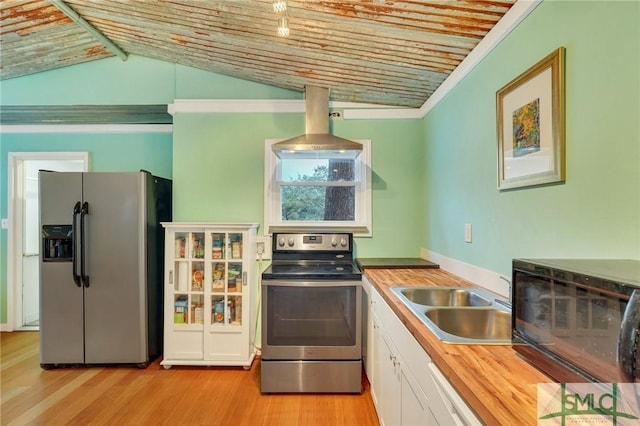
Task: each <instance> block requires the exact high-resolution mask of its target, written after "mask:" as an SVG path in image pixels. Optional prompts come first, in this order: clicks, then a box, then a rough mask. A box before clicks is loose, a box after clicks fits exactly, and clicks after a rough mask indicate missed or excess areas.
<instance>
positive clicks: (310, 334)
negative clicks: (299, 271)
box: [262, 279, 362, 360]
mask: <svg viewBox="0 0 640 426" xmlns="http://www.w3.org/2000/svg"><path fill="white" fill-rule="evenodd" d="M361 299H362V284H361V281H360V280H353V281H303V280H267V279H263V281H262V303H263V305H262V306H263V307H262V359H264V360H356V359H360V357H361V343H360V342H361V310H360V306H361Z"/></svg>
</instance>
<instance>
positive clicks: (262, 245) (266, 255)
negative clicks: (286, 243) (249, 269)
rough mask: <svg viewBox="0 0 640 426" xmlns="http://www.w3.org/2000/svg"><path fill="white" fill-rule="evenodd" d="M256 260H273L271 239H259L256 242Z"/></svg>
mask: <svg viewBox="0 0 640 426" xmlns="http://www.w3.org/2000/svg"><path fill="white" fill-rule="evenodd" d="M256 259H258V260H260V259H262V260H265V259H271V238H270V237H258V238H257V242H256Z"/></svg>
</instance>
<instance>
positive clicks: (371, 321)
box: [363, 277, 481, 426]
mask: <svg viewBox="0 0 640 426" xmlns="http://www.w3.org/2000/svg"><path fill="white" fill-rule="evenodd" d="M363 288H364V290H365V293H366V296H365V298H366V300H367V301H368V306H365V308H366V311H367V314H366V319H367V325H366V333H365V336H364V342H363V347H365V348H366V356H365V357H364V360H365V371H366V373H367V377H368V379H369V382H370V383H371V396H372V399H373V402H374V405H375V407H376V411H377V413H378V418H379V420H380V424H381V425H384V426H402V425H404V426H414V425H447V426H449V425H480V424H481V422H480V421H479V420H478V419H477V417H476V416H475V415H474V414H473V412H472V411H471V409H470V408H469V407H468V406H467V405H466V403H465V402H464V400H463V399H462V398H461V397H460V396H459V395H458V393H457V392H456V391H455V389H453V387H452V386H451V384H450V383H449V382H448V381H447V379H446V378H445V377H444V376H443V375H442V373H441V372H440V371H439V370H438V368H437V367H436V366H435V364H434V363H433V362H432V361H431V359H430V358H429V356H428V354H427V353H426V352H425V351H424V349H423V348H422V347H421V346H420V344H419V343H418V342H417V341H416V340H415V338H414V337H413V336H412V335H411V333H410V332H409V331H408V330H407V329H406V327H405V326H404V325H403V324H402V322H401V321H400V319H399V318H398V317H397V316H396V315H395V314H394V313H393V311H392V310H391V308H390V307H389V306H388V305H387V304H386V302H385V301H384V299H382V297H381V296H380V295H379V294H378V292H377V291H376V290H375V289H374V288H373V286H372V285H371V283H370V282H369V281H368V279H367V278H366V277H365V278H364V279H363Z"/></svg>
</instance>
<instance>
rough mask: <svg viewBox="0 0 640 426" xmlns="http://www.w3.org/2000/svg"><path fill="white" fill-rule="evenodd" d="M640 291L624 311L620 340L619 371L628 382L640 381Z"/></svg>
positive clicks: (633, 296) (630, 299) (632, 296)
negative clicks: (639, 354)
mask: <svg viewBox="0 0 640 426" xmlns="http://www.w3.org/2000/svg"><path fill="white" fill-rule="evenodd" d="M639 346H640V291H639V290H633V292H632V293H631V297H630V298H629V302H627V307H626V308H625V310H624V315H623V317H622V324H621V325H620V337H619V340H618V370H619V371H620V375H621V377H622V378H624V380H625V381H626V382H629V383H633V382H634V381H636V380H638V379H640V377H639V373H640V371H639V369H640V367H639V366H637V365H636V364H637V363H638V362H639V361H640V359H638V352H640V347H639Z"/></svg>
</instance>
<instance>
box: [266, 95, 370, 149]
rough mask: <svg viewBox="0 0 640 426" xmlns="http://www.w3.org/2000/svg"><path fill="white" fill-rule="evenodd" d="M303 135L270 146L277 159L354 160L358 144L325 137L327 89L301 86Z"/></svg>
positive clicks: (327, 125) (347, 140)
mask: <svg viewBox="0 0 640 426" xmlns="http://www.w3.org/2000/svg"><path fill="white" fill-rule="evenodd" d="M304 103H305V131H306V133H305V134H304V135H300V136H296V137H294V138H291V139H286V140H283V141H280V142H277V143H275V144H273V145H272V150H273V152H275V154H276V155H277V156H278V157H279V158H292V157H295V158H304V157H310V158H318V157H326V156H329V157H330V158H336V157H339V158H356V157H357V156H358V155H360V153H361V152H362V144H359V143H358V142H355V141H352V140H349V139H344V138H341V137H338V136H333V135H331V134H329V89H325V88H323V87H315V86H305V101H304Z"/></svg>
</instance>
